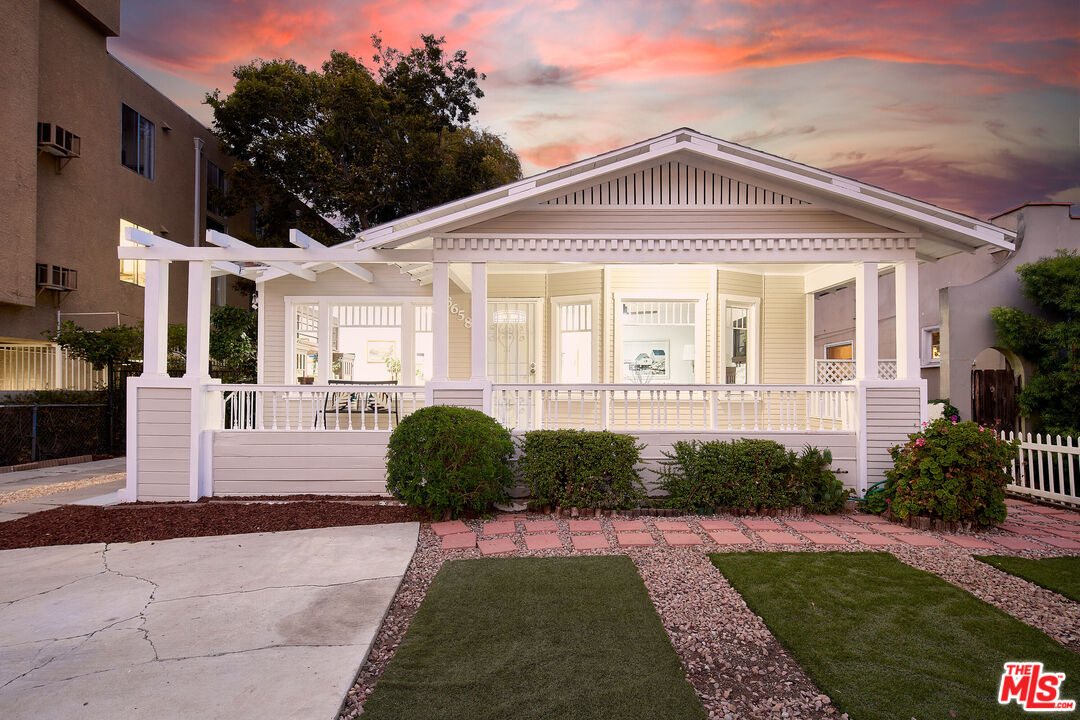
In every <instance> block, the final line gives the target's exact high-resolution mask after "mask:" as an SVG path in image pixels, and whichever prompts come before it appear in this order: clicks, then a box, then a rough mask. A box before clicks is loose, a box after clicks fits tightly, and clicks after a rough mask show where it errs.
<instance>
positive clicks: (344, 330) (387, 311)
mask: <svg viewBox="0 0 1080 720" xmlns="http://www.w3.org/2000/svg"><path fill="white" fill-rule="evenodd" d="M330 324H331V327H332V334H331V336H330V352H331V355H332V357H333V364H332V365H331V367H330V379H331V380H346V381H349V380H351V381H354V382H360V383H364V382H395V381H398V380H399V379H400V378H401V339H402V335H401V306H400V305H378V304H371V303H349V304H332V305H331V306H330Z"/></svg>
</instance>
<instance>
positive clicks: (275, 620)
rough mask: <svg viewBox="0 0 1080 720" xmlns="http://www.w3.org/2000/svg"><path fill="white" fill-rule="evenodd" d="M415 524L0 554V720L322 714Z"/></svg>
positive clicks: (371, 628) (339, 691)
mask: <svg viewBox="0 0 1080 720" xmlns="http://www.w3.org/2000/svg"><path fill="white" fill-rule="evenodd" d="M418 531H419V527H418V525H417V523H400V524H392V525H368V526H360V527H339V528H324V529H319V530H298V531H294V532H281V533H259V534H251V535H226V536H219V537H206V538H181V539H176V540H164V541H158V542H142V543H127V544H113V545H107V546H106V545H102V544H94V545H69V546H63V547H52V548H28V549H20V550H5V551H2V552H0V578H2V581H0V717H3V718H5V719H6V720H22V719H23V718H25V719H27V720H30V719H31V718H32V719H34V720H40V719H41V718H54V717H64V718H86V719H96V718H101V719H102V720H105V719H109V720H113V719H115V718H154V719H164V718H208V719H209V718H222V719H225V718H228V719H229V720H241V719H243V718H252V719H253V720H255V719H258V720H270V719H272V718H304V719H305V720H307V719H321V718H326V720H331V719H332V718H334V717H335V716H336V714H337V711H338V708H339V706H340V705H341V702H342V700H343V698H344V697H345V693H346V692H347V691H348V689H349V688H350V687H351V686H352V682H353V679H354V678H355V676H356V673H357V671H358V670H359V667H360V665H361V664H362V662H363V661H364V659H365V657H366V656H367V653H368V650H369V649H370V647H371V643H372V641H373V640H374V638H375V633H376V632H377V630H378V628H379V625H380V623H381V622H382V618H383V617H384V615H385V614H386V610H387V608H388V607H389V605H390V602H391V600H392V599H393V596H394V593H395V592H396V591H397V588H398V585H399V584H400V582H401V578H402V576H403V575H404V573H405V569H406V567H407V566H408V564H409V560H410V559H411V558H412V555H413V551H414V550H415V549H416V539H417V533H418Z"/></svg>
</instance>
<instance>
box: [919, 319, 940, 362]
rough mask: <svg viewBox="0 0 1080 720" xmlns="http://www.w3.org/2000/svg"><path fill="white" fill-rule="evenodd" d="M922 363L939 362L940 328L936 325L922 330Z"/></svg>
mask: <svg viewBox="0 0 1080 720" xmlns="http://www.w3.org/2000/svg"><path fill="white" fill-rule="evenodd" d="M922 364H923V365H940V364H941V328H940V327H938V326H937V325H935V326H933V327H926V328H923V330H922Z"/></svg>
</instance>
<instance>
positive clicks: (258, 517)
mask: <svg viewBox="0 0 1080 720" xmlns="http://www.w3.org/2000/svg"><path fill="white" fill-rule="evenodd" d="M418 519H419V517H418V515H417V512H416V511H415V510H413V509H412V508H407V507H403V506H401V505H370V504H360V503H351V502H350V503H342V502H325V501H320V502H287V503H286V502H272V503H268V502H257V503H241V502H228V503H218V502H206V503H169V504H165V505H159V506H157V507H155V506H154V505H152V504H139V505H134V504H132V505H113V506H111V507H97V506H90V505H65V506H63V507H58V508H55V509H53V510H46V511H44V512H39V513H34V514H32V515H27V516H26V517H22V518H19V519H17V520H9V521H7V522H3V523H0V550H9V549H12V548H23V547H40V546H44V545H77V544H81V543H125V542H142V541H144V540H167V539H169V538H179V537H202V536H207V535H235V534H238V533H256V532H279V531H282V530H308V529H311V528H323V527H338V526H343V525H378V524H381V523H396V522H411V521H414V520H418Z"/></svg>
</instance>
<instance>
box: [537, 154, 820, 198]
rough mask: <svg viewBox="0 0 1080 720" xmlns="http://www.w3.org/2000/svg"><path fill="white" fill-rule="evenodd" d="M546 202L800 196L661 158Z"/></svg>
mask: <svg viewBox="0 0 1080 720" xmlns="http://www.w3.org/2000/svg"><path fill="white" fill-rule="evenodd" d="M547 203H548V204H549V205H688V206H694V205H801V204H804V203H803V201H802V200H798V199H796V198H794V197H791V196H788V195H784V194H782V193H779V192H775V191H773V190H769V189H767V188H764V187H761V186H759V185H752V184H750V183H747V182H742V181H740V180H735V179H732V178H729V177H725V176H724V175H721V174H720V173H717V172H714V171H712V170H708V169H705V168H700V167H696V166H694V165H690V164H687V163H683V162H677V161H668V162H660V163H657V164H656V165H653V166H652V167H646V168H642V169H641V170H635V171H634V172H631V173H627V174H625V175H622V176H617V177H614V178H611V179H610V180H606V181H604V182H600V183H596V184H594V185H590V186H588V187H586V188H582V189H580V190H576V191H572V192H570V193H567V194H565V195H560V196H557V197H555V198H552V199H551V200H548V201H547Z"/></svg>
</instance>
